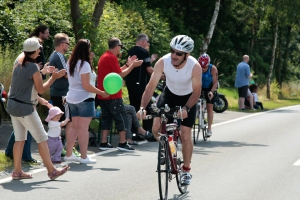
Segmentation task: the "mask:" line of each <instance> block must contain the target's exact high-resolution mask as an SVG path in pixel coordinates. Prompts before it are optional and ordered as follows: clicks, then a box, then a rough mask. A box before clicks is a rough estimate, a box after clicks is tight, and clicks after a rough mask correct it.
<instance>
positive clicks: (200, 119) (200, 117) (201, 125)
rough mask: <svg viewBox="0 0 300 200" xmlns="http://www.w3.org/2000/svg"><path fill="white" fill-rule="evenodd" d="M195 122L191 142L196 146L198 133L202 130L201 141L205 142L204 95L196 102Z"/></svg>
mask: <svg viewBox="0 0 300 200" xmlns="http://www.w3.org/2000/svg"><path fill="white" fill-rule="evenodd" d="M196 107H197V111H196V120H195V123H194V126H193V140H194V144H197V142H198V139H199V134H200V131H201V130H202V136H203V140H204V141H207V138H208V136H207V121H206V120H205V113H206V100H205V96H204V93H202V94H201V96H200V98H199V99H198V102H197V105H196Z"/></svg>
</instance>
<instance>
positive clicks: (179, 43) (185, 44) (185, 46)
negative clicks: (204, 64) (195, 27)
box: [170, 35, 194, 53]
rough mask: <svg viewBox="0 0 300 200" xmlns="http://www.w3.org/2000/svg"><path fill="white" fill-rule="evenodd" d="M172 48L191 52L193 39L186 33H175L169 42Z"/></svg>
mask: <svg viewBox="0 0 300 200" xmlns="http://www.w3.org/2000/svg"><path fill="white" fill-rule="evenodd" d="M170 46H171V47H172V48H173V49H176V50H178V51H182V52H185V53H191V52H192V51H193V49H194V40H193V39H192V38H190V37H189V36H187V35H177V36H176V37H174V38H173V39H172V41H171V42H170Z"/></svg>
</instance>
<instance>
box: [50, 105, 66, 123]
mask: <svg viewBox="0 0 300 200" xmlns="http://www.w3.org/2000/svg"><path fill="white" fill-rule="evenodd" d="M59 114H64V112H63V111H61V110H60V108H59V107H57V106H53V107H52V108H50V110H49V114H48V117H47V118H46V119H45V121H46V122H49V121H50V120H51V119H52V118H53V117H55V116H56V115H59Z"/></svg>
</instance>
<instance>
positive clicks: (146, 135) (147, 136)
mask: <svg viewBox="0 0 300 200" xmlns="http://www.w3.org/2000/svg"><path fill="white" fill-rule="evenodd" d="M137 135H138V136H140V137H142V138H145V139H149V138H151V137H152V133H151V132H149V131H146V133H145V135H144V134H141V133H137Z"/></svg>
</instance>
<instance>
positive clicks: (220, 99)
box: [213, 83, 228, 113]
mask: <svg viewBox="0 0 300 200" xmlns="http://www.w3.org/2000/svg"><path fill="white" fill-rule="evenodd" d="M219 86H220V85H219V83H218V87H217V89H216V91H215V103H214V108H213V110H214V111H215V112H216V113H222V112H224V111H225V110H227V108H228V101H227V99H226V97H225V95H224V94H222V93H218V88H219Z"/></svg>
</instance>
